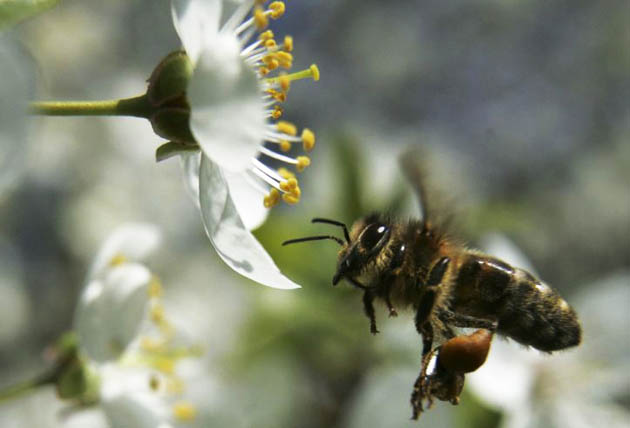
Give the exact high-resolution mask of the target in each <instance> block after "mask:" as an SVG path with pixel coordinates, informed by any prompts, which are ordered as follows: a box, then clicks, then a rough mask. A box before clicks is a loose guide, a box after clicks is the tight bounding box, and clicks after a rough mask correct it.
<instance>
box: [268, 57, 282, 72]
mask: <svg viewBox="0 0 630 428" xmlns="http://www.w3.org/2000/svg"><path fill="white" fill-rule="evenodd" d="M267 67H268V68H269V70H275V69H276V68H278V67H280V63H279V62H278V60H277V59H275V58H271V59H270V60H269V62H268V63H267Z"/></svg>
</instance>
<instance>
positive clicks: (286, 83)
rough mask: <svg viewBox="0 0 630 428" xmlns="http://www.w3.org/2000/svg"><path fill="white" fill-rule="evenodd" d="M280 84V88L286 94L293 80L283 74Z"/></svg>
mask: <svg viewBox="0 0 630 428" xmlns="http://www.w3.org/2000/svg"><path fill="white" fill-rule="evenodd" d="M278 82H280V87H281V88H282V90H283V91H284V92H286V91H288V90H289V88H290V87H291V79H289V76H287V75H286V74H282V75H280V76H279V77H278Z"/></svg>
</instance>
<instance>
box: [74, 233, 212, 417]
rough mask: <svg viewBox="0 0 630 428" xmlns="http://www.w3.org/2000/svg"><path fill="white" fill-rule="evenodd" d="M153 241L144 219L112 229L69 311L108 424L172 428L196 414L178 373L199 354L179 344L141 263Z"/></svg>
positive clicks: (153, 280)
mask: <svg viewBox="0 0 630 428" xmlns="http://www.w3.org/2000/svg"><path fill="white" fill-rule="evenodd" d="M159 241H160V236H159V233H158V231H157V230H156V229H155V227H153V226H151V225H147V224H129V225H126V226H124V227H121V228H120V229H118V230H117V231H115V232H114V233H113V234H112V235H111V236H110V238H109V239H108V240H107V241H106V242H105V244H104V245H103V246H102V248H101V250H100V251H99V253H98V255H97V257H96V259H95V261H94V263H93V264H92V267H91V269H90V272H89V274H88V283H87V285H86V287H85V288H84V290H83V292H82V294H81V297H80V299H79V304H78V307H77V310H76V315H75V330H76V332H77V337H78V345H79V353H80V355H81V357H82V358H83V359H84V360H85V363H86V366H87V367H88V369H89V371H90V373H91V375H92V377H94V378H96V379H98V385H99V387H98V398H97V403H98V404H99V406H100V408H101V409H102V410H103V412H104V414H105V416H106V418H107V420H108V421H109V423H110V425H111V426H116V427H124V426H129V427H132V426H133V427H147V428H148V427H158V426H160V427H161V426H174V425H176V424H177V423H178V422H185V421H190V420H192V419H195V418H196V415H197V406H196V405H194V404H193V403H192V402H191V401H189V400H188V399H187V397H186V395H185V392H186V391H185V380H186V377H190V376H186V375H184V373H185V372H186V368H189V367H190V363H191V362H192V364H197V363H198V361H197V360H198V358H196V357H198V356H199V352H200V351H199V350H198V349H196V348H195V347H191V346H186V345H185V344H181V343H178V340H179V338H178V336H177V334H176V331H175V326H174V325H173V324H172V323H171V322H170V321H169V320H168V319H167V316H166V313H165V309H164V307H163V306H162V303H161V301H160V296H161V286H160V283H159V280H158V279H157V278H156V277H155V276H154V275H152V274H151V272H150V271H149V269H148V268H147V267H146V266H145V265H143V264H141V263H140V260H141V259H143V258H145V257H146V256H148V255H149V254H150V253H151V252H152V251H153V250H154V249H155V248H156V246H157V244H158V243H159ZM186 362H188V363H189V364H188V365H186ZM199 372H200V369H199V367H198V369H197V370H196V372H194V373H192V375H193V377H194V376H197V375H198V373H199ZM188 373H190V370H188Z"/></svg>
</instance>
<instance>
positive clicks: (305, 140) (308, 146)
mask: <svg viewBox="0 0 630 428" xmlns="http://www.w3.org/2000/svg"><path fill="white" fill-rule="evenodd" d="M302 145H303V147H304V150H305V151H307V152H310V151H311V150H313V147H315V134H314V133H313V131H311V130H310V129H308V128H304V129H303V130H302Z"/></svg>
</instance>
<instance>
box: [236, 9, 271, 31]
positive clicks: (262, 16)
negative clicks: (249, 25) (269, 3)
mask: <svg viewBox="0 0 630 428" xmlns="http://www.w3.org/2000/svg"><path fill="white" fill-rule="evenodd" d="M254 23H255V24H256V28H257V29H259V30H264V29H265V28H267V26H268V25H269V20H268V19H267V14H266V13H265V12H264V11H263V10H262V8H261V7H256V9H255V10H254ZM239 28H240V27H239Z"/></svg>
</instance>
